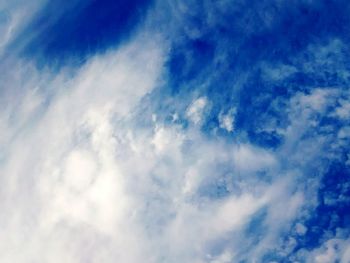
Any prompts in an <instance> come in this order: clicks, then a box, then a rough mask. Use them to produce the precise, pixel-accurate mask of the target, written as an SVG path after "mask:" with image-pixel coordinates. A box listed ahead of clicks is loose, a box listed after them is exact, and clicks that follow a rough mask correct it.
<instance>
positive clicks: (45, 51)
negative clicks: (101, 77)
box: [20, 0, 152, 63]
mask: <svg viewBox="0 0 350 263" xmlns="http://www.w3.org/2000/svg"><path fill="white" fill-rule="evenodd" d="M151 2H152V1H151V0H131V1H129V0H118V1H115V0H88V1H70V2H69V3H62V1H58V0H57V1H56V0H54V1H49V3H48V4H47V6H46V7H44V8H43V9H42V11H41V12H40V13H39V15H38V17H37V18H36V19H35V20H34V21H33V22H32V23H31V24H30V25H29V26H28V28H27V29H26V30H25V31H24V33H23V34H24V35H25V36H29V38H28V39H29V41H28V43H27V46H26V48H25V51H24V52H25V54H26V55H27V56H32V57H39V58H40V59H42V60H43V63H45V60H47V61H48V62H50V61H54V62H55V61H56V62H60V61H62V60H63V61H64V60H70V59H71V60H73V61H76V60H77V61H79V60H83V59H84V58H86V57H87V56H88V55H90V54H95V53H96V52H103V51H105V50H106V49H107V48H109V47H112V46H116V45H117V44H118V43H119V42H121V41H123V40H124V39H127V38H128V37H130V35H131V34H132V32H133V30H134V29H135V28H136V26H137V25H138V24H139V22H140V21H141V20H142V19H143V18H144V17H145V16H146V13H147V9H148V7H149V6H150V4H151ZM26 39H27V37H26V38H24V36H23V37H22V38H21V39H20V41H26Z"/></svg>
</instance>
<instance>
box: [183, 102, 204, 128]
mask: <svg viewBox="0 0 350 263" xmlns="http://www.w3.org/2000/svg"><path fill="white" fill-rule="evenodd" d="M207 104H208V100H207V98H206V97H199V98H198V99H195V100H193V101H192V103H191V105H190V106H188V108H187V111H186V116H187V117H188V119H189V120H191V121H192V122H193V123H194V124H200V123H201V122H202V121H203V117H204V114H205V107H206V106H207Z"/></svg>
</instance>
